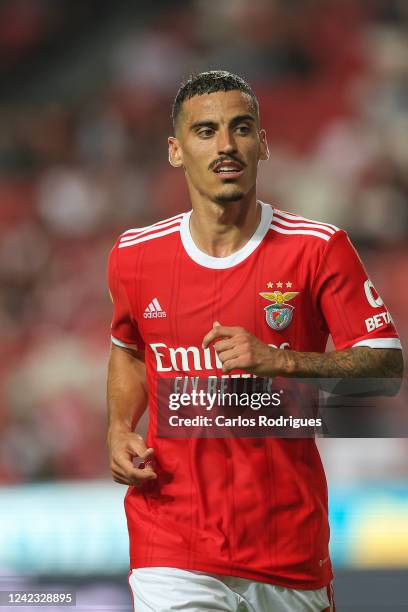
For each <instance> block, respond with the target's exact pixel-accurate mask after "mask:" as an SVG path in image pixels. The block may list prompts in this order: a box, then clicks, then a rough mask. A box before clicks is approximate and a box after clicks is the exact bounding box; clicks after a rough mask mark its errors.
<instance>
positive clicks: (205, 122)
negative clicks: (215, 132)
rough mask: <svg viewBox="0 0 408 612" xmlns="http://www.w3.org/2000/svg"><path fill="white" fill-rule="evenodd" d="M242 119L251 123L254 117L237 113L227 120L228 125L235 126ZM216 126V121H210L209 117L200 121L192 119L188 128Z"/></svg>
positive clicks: (253, 121)
mask: <svg viewBox="0 0 408 612" xmlns="http://www.w3.org/2000/svg"><path fill="white" fill-rule="evenodd" d="M243 121H252V123H255V117H254V116H253V115H248V114H246V115H237V116H236V117H234V118H233V119H231V121H230V122H229V126H230V127H235V126H236V125H238V124H239V123H242V122H243ZM217 126H218V123H217V122H216V121H211V119H202V120H201V121H194V123H192V124H191V125H190V130H193V131H194V130H197V129H199V128H201V127H210V128H212V129H215V128H216V127H217Z"/></svg>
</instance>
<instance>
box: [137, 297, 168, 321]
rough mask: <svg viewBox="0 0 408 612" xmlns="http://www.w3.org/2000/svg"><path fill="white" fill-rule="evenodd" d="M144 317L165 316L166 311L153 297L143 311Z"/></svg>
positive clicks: (155, 317)
mask: <svg viewBox="0 0 408 612" xmlns="http://www.w3.org/2000/svg"><path fill="white" fill-rule="evenodd" d="M143 316H144V318H145V319H159V318H163V317H167V312H166V311H165V310H163V308H162V307H161V306H160V304H159V300H158V299H157V298H153V299H152V301H151V302H150V304H149V305H148V306H147V307H146V308H145V311H144V313H143Z"/></svg>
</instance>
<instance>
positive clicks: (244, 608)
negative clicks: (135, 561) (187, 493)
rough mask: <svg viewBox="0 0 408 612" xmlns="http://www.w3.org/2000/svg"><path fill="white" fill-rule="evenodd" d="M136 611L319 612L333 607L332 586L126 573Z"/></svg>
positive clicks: (153, 570)
mask: <svg viewBox="0 0 408 612" xmlns="http://www.w3.org/2000/svg"><path fill="white" fill-rule="evenodd" d="M129 584H130V588H131V591H132V594H133V605H134V609H135V612H171V611H172V610H184V612H207V611H212V612H215V611H217V612H322V611H323V610H325V611H327V612H328V611H331V610H334V604H333V603H332V602H331V601H330V600H332V596H331V587H330V588H329V589H328V588H326V587H325V588H323V589H317V590H314V591H306V590H300V589H287V588H284V587H279V586H274V585H272V584H266V583H264V582H255V581H254V580H246V579H245V578H235V577H234V576H221V575H218V574H206V573H204V572H196V571H186V570H180V569H176V568H172V567H143V568H140V569H134V570H132V571H131V573H130V574H129Z"/></svg>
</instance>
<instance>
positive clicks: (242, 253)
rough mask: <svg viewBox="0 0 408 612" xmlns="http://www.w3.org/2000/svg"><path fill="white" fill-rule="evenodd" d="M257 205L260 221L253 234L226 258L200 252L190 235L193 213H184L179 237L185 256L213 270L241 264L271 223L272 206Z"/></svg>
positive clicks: (256, 245) (264, 234) (262, 203)
mask: <svg viewBox="0 0 408 612" xmlns="http://www.w3.org/2000/svg"><path fill="white" fill-rule="evenodd" d="M259 203H260V205H261V220H260V222H259V225H258V227H257V228H256V230H255V232H254V233H253V234H252V236H251V238H250V239H249V240H248V242H247V243H246V244H244V246H243V247H241V248H240V249H239V250H238V251H234V253H231V255H227V256H226V257H213V256H212V255H208V254H207V253H204V251H201V250H200V249H199V248H198V247H197V245H196V244H195V242H194V240H193V239H192V237H191V233H190V217H191V213H192V212H193V211H192V210H190V211H189V212H188V213H185V215H184V216H183V219H182V221H181V224H180V235H181V241H182V243H183V246H184V248H185V250H186V252H187V254H188V255H189V256H190V257H191V259H192V260H193V261H195V262H196V263H198V264H200V265H201V266H204V267H205V268H213V269H215V270H224V269H226V268H232V267H233V266H236V265H237V264H239V263H241V261H244V259H246V258H247V257H249V255H251V253H253V252H254V251H255V249H256V248H257V247H258V246H259V245H260V243H261V242H262V240H263V239H264V237H265V236H266V233H267V231H268V229H269V226H270V224H271V222H272V217H273V208H272V206H269V204H265V203H264V202H259Z"/></svg>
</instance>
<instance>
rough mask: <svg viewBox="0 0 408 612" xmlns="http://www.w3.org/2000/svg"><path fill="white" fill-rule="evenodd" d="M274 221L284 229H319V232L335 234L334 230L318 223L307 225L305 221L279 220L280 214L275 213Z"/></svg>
mask: <svg viewBox="0 0 408 612" xmlns="http://www.w3.org/2000/svg"><path fill="white" fill-rule="evenodd" d="M274 221H275V223H280V224H281V225H284V226H285V227H295V228H296V227H302V228H303V229H308V228H309V227H310V228H312V229H313V228H314V229H319V230H323V231H324V232H328V233H329V234H332V235H333V234H335V233H336V232H335V230H333V229H331V228H330V227H326V226H324V225H320V223H308V222H307V221H293V222H291V221H285V219H283V218H282V219H281V218H280V213H278V212H275V217H274Z"/></svg>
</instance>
